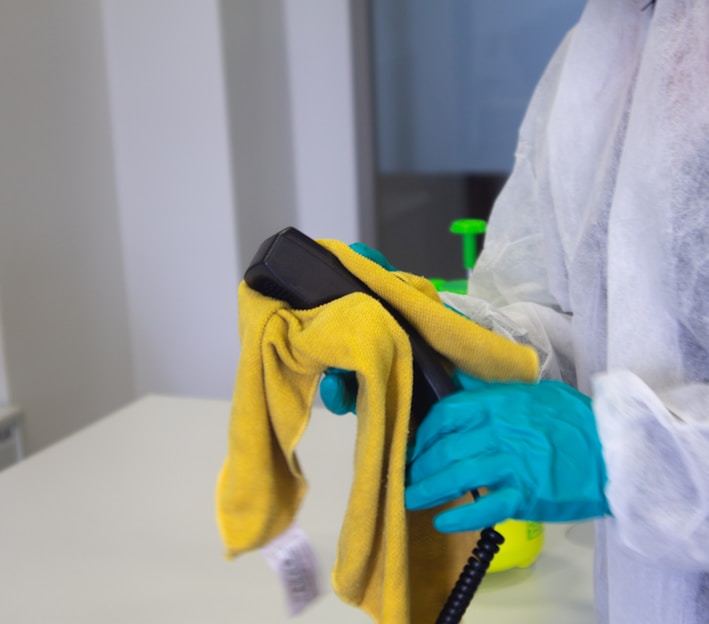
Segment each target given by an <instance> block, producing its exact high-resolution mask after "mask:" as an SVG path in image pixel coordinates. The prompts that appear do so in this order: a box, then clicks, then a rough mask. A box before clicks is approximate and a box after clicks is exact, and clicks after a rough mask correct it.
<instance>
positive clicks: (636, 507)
mask: <svg viewBox="0 0 709 624" xmlns="http://www.w3.org/2000/svg"><path fill="white" fill-rule="evenodd" d="M446 300H447V302H448V303H449V304H450V305H452V306H454V307H455V308H457V309H458V310H461V311H463V312H464V313H466V314H467V315H469V316H470V317H471V318H473V319H474V320H476V321H477V322H479V323H482V324H484V325H486V326H488V327H489V328H491V329H493V330H494V331H497V332H499V333H502V334H504V335H506V336H508V337H510V338H512V339H513V340H516V341H519V342H525V343H528V344H531V345H533V346H534V347H535V348H536V349H537V351H538V352H539V354H540V361H541V366H542V373H541V376H542V381H540V382H539V383H537V384H521V383H512V384H485V383H483V382H480V381H477V380H473V379H469V378H465V377H464V376H462V375H461V381H462V385H463V390H461V391H460V392H458V393H456V394H454V395H452V396H451V397H447V398H446V399H443V400H442V401H440V402H439V403H438V404H436V405H435V406H434V408H433V409H432V410H431V412H430V414H429V415H428V416H427V417H426V419H424V422H423V424H422V425H421V427H420V429H419V431H418V432H417V435H416V442H415V446H414V449H413V452H412V453H411V462H410V465H409V481H408V487H407V492H406V504H407V506H408V507H409V508H411V509H420V508H425V507H432V506H434V505H437V504H439V503H441V502H443V501H445V500H449V499H452V498H454V497H456V496H458V495H460V494H461V493H463V492H465V491H467V490H471V489H474V488H477V487H481V486H488V488H489V491H490V493H489V494H488V495H486V496H484V497H482V498H481V499H480V500H479V501H478V502H476V503H473V504H470V505H467V506H463V507H460V508H458V509H456V510H453V511H448V512H445V513H441V514H439V515H438V516H437V518H436V526H437V527H438V528H439V529H440V530H442V531H459V530H472V529H480V528H482V527H484V526H488V525H491V524H494V523H498V522H501V521H503V520H505V519H507V518H510V517H512V518H518V519H524V520H540V521H569V520H580V519H584V518H594V517H595V518H598V520H597V523H596V575H595V595H596V611H597V622H598V623H599V624H606V623H610V624H699V623H709V1H707V0H656V1H655V2H654V3H650V4H648V1H647V0H589V1H588V3H587V6H586V7H585V10H584V12H583V14H582V16H581V18H580V20H579V22H578V24H577V25H576V26H575V27H574V28H573V29H572V31H571V32H570V33H569V34H568V35H567V37H566V38H565V39H564V41H563V42H562V43H561V45H560V47H559V49H558V50H557V52H556V54H555V55H554V56H553V58H552V60H551V62H550V63H549V66H548V67H547V69H546V71H545V73H544V75H543V77H542V78H541V80H540V82H539V84H538V86H537V89H536V91H535V94H534V96H533V98H532V101H531V102H530V105H529V107H528V110H527V113H526V116H525V119H524V121H523V124H522V126H521V129H520V136H519V144H518V147H517V152H516V160H515V167H514V170H513V172H512V174H511V176H510V179H509V180H508V182H507V184H506V186H505V188H504V189H503V191H502V193H501V195H500V197H499V198H498V200H497V202H496V204H495V206H494V208H493V211H492V215H491V218H490V223H489V228H488V233H487V236H486V241H485V246H484V250H483V252H482V254H481V257H480V258H479V260H478V263H477V265H476V267H475V270H474V272H473V275H472V276H471V279H470V284H469V294H468V295H467V296H466V295H448V296H447V297H446ZM328 377H330V378H332V379H334V378H335V375H330V376H328ZM326 379H327V377H326ZM323 385H324V386H325V385H326V381H324V382H323ZM324 386H321V393H322V394H323V398H324V399H325V403H326V405H328V407H331V409H332V405H333V397H334V396H336V393H335V394H333V393H330V396H329V399H328V396H326V395H327V392H324V390H325V387H324ZM343 392H344V390H340V393H341V395H340V397H339V400H340V401H341V400H342V399H343V396H342V393H343ZM589 397H590V398H589ZM336 402H337V401H336Z"/></svg>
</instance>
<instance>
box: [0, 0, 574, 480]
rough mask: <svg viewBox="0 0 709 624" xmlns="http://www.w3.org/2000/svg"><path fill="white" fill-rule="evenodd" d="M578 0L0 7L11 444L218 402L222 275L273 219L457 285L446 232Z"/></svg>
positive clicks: (508, 132) (506, 167)
mask: <svg viewBox="0 0 709 624" xmlns="http://www.w3.org/2000/svg"><path fill="white" fill-rule="evenodd" d="M582 4H583V3H582V1H581V0H539V1H537V2H525V1H524V0H495V2H490V1H489V0H437V1H436V2H431V1H430V0H290V1H286V0H63V1H62V2H54V1H52V0H3V1H2V2H0V406H2V405H7V404H14V405H18V406H20V408H21V410H22V414H23V425H22V426H23V430H24V438H25V446H26V450H27V451H28V452H29V453H33V452H36V451H38V450H40V449H42V448H44V447H46V446H48V445H50V444H52V443H54V442H55V441H57V440H59V439H61V438H62V437H64V436H66V435H69V434H70V433H72V432H73V431H76V430H78V429H80V428H82V427H84V426H86V425H88V424H90V423H91V422H94V421H95V420H97V419H98V418H100V417H102V416H104V415H107V414H108V413H110V412H111V411H113V410H115V409H117V408H119V407H121V406H123V405H125V404H127V403H129V402H131V401H132V400H134V399H135V398H137V397H140V396H143V395H145V394H173V395H185V396H197V397H208V398H218V399H225V398H229V397H230V395H231V391H232V386H233V381H234V376H235V372H236V367H237V362H238V355H239V340H238V335H237V318H238V312H237V302H236V290H237V287H238V283H239V281H240V278H241V274H242V272H243V270H244V268H245V267H246V265H247V264H248V261H249V259H250V258H251V257H252V255H253V253H254V252H255V250H256V248H257V247H258V245H259V244H260V242H261V241H263V239H265V238H266V237H267V236H269V235H271V234H273V233H274V232H276V231H277V230H279V229H281V228H283V227H286V226H288V225H294V226H296V227H298V228H300V229H301V230H303V231H304V232H305V233H307V234H308V235H310V236H312V237H314V238H336V239H340V240H344V241H346V242H352V241H355V240H362V241H364V242H366V243H368V244H370V245H373V246H376V247H378V248H379V249H381V250H382V251H384V253H385V254H387V255H388V256H389V258H390V259H391V261H392V262H393V263H394V264H395V265H397V266H399V267H400V268H402V269H405V270H408V271H412V272H416V273H421V274H425V275H429V276H439V277H446V278H453V277H458V276H462V266H461V258H460V243H459V241H458V240H457V239H456V238H454V236H453V235H451V234H449V233H448V225H449V223H450V222H451V221H452V220H453V219H456V218H460V217H482V218H485V217H486V216H487V214H488V213H489V210H490V207H491V205H492V202H493V201H494V198H495V196H496V195H497V193H498V192H499V189H500V188H501V186H502V184H503V183H504V181H505V179H506V177H507V176H508V175H509V172H510V169H511V167H512V164H513V155H514V145H515V140H516V134H517V128H518V126H519V123H520V121H521V119H522V115H523V113H524V109H525V107H526V104H527V102H528V100H529V97H530V95H531V93H532V89H533V87H534V84H535V82H536V80H537V79H538V78H539V76H540V74H541V72H542V71H543V68H544V66H545V64H546V62H547V61H548V59H549V57H550V55H551V53H552V52H553V50H554V48H555V47H556V46H557V45H558V43H559V42H560V40H561V38H562V37H563V35H564V33H565V32H566V30H567V29H568V28H569V27H570V26H571V25H572V24H573V23H574V22H575V21H576V19H577V18H578V16H579V14H580V12H581V9H582ZM459 274H460V275H459ZM4 441H6V439H5V438H4V437H3V433H2V431H0V444H1V443H2V442H4ZM1 465H2V452H1V449H0V466H1Z"/></svg>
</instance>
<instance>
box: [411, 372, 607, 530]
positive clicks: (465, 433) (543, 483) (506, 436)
mask: <svg viewBox="0 0 709 624" xmlns="http://www.w3.org/2000/svg"><path fill="white" fill-rule="evenodd" d="M459 379H460V381H461V384H462V386H463V390H461V391H459V392H456V393H455V394H453V395H450V396H448V397H445V398H444V399H442V400H441V401H439V402H438V403H436V404H435V405H434V406H433V408H432V409H431V411H430V412H429V414H428V415H427V416H426V418H425V419H424V420H423V423H421V426H420V427H419V429H418V431H417V433H416V438H415V443H414V447H413V450H412V452H411V453H410V455H409V463H408V484H407V488H406V507H407V508H408V509H412V510H415V509H427V508H430V507H435V506H437V505H440V504H442V503H444V502H447V501H450V500H453V499H456V498H458V497H460V496H462V495H463V494H465V493H466V492H469V491H473V490H477V489H478V488H483V487H484V488H487V490H488V492H487V493H486V494H485V495H483V496H482V497H481V498H479V499H478V500H477V501H476V502H471V503H470V504H467V505H462V506H459V507H456V508H454V509H451V510H449V511H445V512H442V513H440V514H439V515H438V516H436V518H435V520H434V524H435V526H436V528H437V529H438V530H439V531H442V532H455V531H474V530H480V529H482V528H484V527H488V526H492V525H494V524H497V523H500V522H502V521H504V520H507V519H510V518H513V519H517V520H532V521H537V522H556V521H572V520H582V519H588V518H593V517H599V516H603V515H607V514H609V513H610V512H609V508H608V503H607V501H606V497H605V494H604V487H605V483H606V470H605V462H604V460H603V455H602V451H601V443H600V441H599V438H598V433H597V430H596V422H595V418H594V416H593V411H592V409H591V401H590V399H589V398H588V397H587V396H585V395H584V394H581V393H580V392H578V391H576V390H575V389H573V388H572V387H571V386H568V385H566V384H564V383H562V382H557V381H541V382H539V383H537V384H527V383H486V382H483V381H479V380H476V379H473V378H471V377H468V376H465V375H462V374H461V375H459Z"/></svg>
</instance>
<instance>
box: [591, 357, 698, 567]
mask: <svg viewBox="0 0 709 624" xmlns="http://www.w3.org/2000/svg"><path fill="white" fill-rule="evenodd" d="M593 385H594V399H593V407H594V413H595V415H596V423H597V427H598V431H599V434H600V437H601V439H602V441H603V455H604V459H605V462H606V466H607V469H608V476H609V481H608V484H607V486H606V496H607V498H608V501H609V504H610V508H611V511H612V513H613V516H614V519H613V520H611V522H614V524H615V525H616V530H617V532H618V535H619V537H620V538H621V540H622V542H623V543H624V544H626V545H627V546H628V547H629V548H631V549H632V550H633V551H635V552H636V553H637V554H639V555H640V556H642V557H643V558H646V559H648V560H650V561H652V562H653V563H654V564H659V565H668V566H672V567H676V568H681V569H688V570H697V571H700V570H707V569H709V416H707V405H709V386H708V385H705V384H692V385H685V386H681V387H678V388H675V389H673V390H671V391H668V392H664V393H662V394H661V396H658V395H657V394H655V393H654V392H653V391H652V390H651V389H650V388H649V387H648V386H647V385H646V384H645V383H644V382H643V381H642V380H641V379H640V378H639V377H637V376H636V375H635V374H633V373H631V372H629V371H626V370H615V371H610V372H608V373H603V374H599V375H597V376H595V377H594V380H593Z"/></svg>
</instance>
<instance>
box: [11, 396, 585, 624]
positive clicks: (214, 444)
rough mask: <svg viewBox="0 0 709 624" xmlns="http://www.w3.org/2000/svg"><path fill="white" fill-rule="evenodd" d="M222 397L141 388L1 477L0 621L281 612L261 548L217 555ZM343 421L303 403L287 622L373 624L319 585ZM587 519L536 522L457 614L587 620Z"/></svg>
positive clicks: (340, 499)
mask: <svg viewBox="0 0 709 624" xmlns="http://www.w3.org/2000/svg"><path fill="white" fill-rule="evenodd" d="M228 418H229V404H228V403H227V402H223V401H205V400H198V399H184V398H172V397H158V396H151V397H147V398H144V399H142V400H140V401H137V402H136V403H134V404H132V405H130V406H128V407H126V408H124V409H122V410H119V411H118V412H116V413H115V414H112V415H110V416H109V417H106V418H104V419H102V420H101V421H99V422H98V423H97V424H95V425H93V426H91V427H89V428H87V429H85V430H83V431H81V432H79V433H78V434H75V435H73V436H71V437H69V438H67V439H66V440H64V441H62V442H60V443H58V444H56V445H54V446H53V447H50V448H49V449H47V450H45V451H43V452H41V453H39V454H37V455H35V456H33V457H31V458H29V459H27V460H25V461H23V462H21V463H20V464H18V465H16V466H13V467H11V468H8V469H7V470H5V471H2V472H0V587H2V599H1V600H0V621H1V622H3V623H7V624H55V623H56V624H64V623H66V624H96V623H101V624H114V623H116V624H117V623H121V624H124V623H131V624H133V623H141V624H142V623H151V624H161V623H163V622H164V623H166V624H167V623H169V624H182V623H185V624H187V623H191V624H192V623H194V624H233V623H235V622H238V623H240V624H250V623H252V622H253V623H254V624H272V623H281V622H286V621H289V618H288V617H287V615H286V608H285V599H284V596H283V594H282V590H281V587H280V585H279V582H278V580H277V578H276V576H275V574H274V573H273V572H272V571H271V569H270V568H269V567H268V566H267V564H266V563H265V561H264V559H263V558H262V557H261V555H260V554H259V553H252V554H248V555H245V556H244V557H242V558H239V559H237V560H236V561H232V562H226V561H225V560H224V559H223V558H222V545H221V542H220V539H219V534H218V532H217V528H216V523H215V520H214V486H215V481H216V476H217V473H218V471H219V468H220V466H221V464H222V461H223V459H224V454H225V451H226V429H227V423H228ZM354 419H355V417H353V416H350V417H336V416H333V415H331V414H329V413H327V412H325V411H324V410H322V409H320V410H318V409H316V410H315V411H314V413H313V416H312V423H311V425H310V427H309V428H308V431H307V432H306V435H305V438H304V440H303V441H302V443H301V446H300V447H299V448H300V452H299V456H300V458H301V463H302V465H303V469H304V471H305V474H306V476H307V478H308V480H309V482H310V491H309V493H308V496H307V498H306V502H305V504H304V507H303V509H302V512H301V514H300V519H299V523H300V525H301V526H302V527H303V528H304V529H305V530H306V531H307V532H308V534H309V535H310V537H311V539H312V540H313V542H314V544H315V549H316V551H317V554H318V557H319V559H320V561H321V564H322V572H323V583H322V585H323V587H324V589H325V590H326V591H327V594H326V595H325V596H324V597H323V598H321V599H319V600H318V601H317V602H316V603H315V604H313V605H312V606H310V607H309V608H308V609H307V610H306V611H305V612H303V613H302V614H301V615H300V616H298V617H297V618H295V619H294V620H293V621H294V622H304V623H305V622H308V623H311V622H312V623H325V622H328V623H329V622H332V621H337V622H338V624H357V623H362V624H363V623H367V622H371V620H370V618H368V617H367V616H365V615H364V614H362V613H361V612H359V611H358V610H356V609H353V608H352V607H349V606H347V605H344V604H343V603H341V602H340V601H339V599H337V598H336V597H335V596H334V594H333V593H332V591H331V590H330V588H329V573H330V568H331V567H332V562H333V561H334V557H335V548H336V544H337V537H338V534H339V530H340V526H341V518H342V513H343V510H344V508H345V505H346V502H347V496H348V493H349V485H350V482H351V468H350V466H351V456H352V447H353V442H354V433H355V427H354V426H355V420H354ZM591 539H592V538H591V532H590V526H587V525H575V526H569V525H558V526H549V525H548V526H547V544H546V546H545V549H544V551H543V553H542V555H541V556H540V558H539V560H538V561H537V562H536V563H535V564H534V565H533V566H532V567H531V568H529V569H527V570H512V571H509V572H502V573H498V574H495V575H488V577H487V578H486V579H485V581H484V583H483V586H482V587H481V589H480V590H479V592H478V595H477V596H476V598H475V600H474V602H473V604H472V606H471V607H470V609H469V611H468V614H467V615H466V620H465V621H466V622H481V623H487V622H495V623H496V624H508V623H509V624H512V623H513V622H514V623H519V622H524V623H525V624H591V623H592V622H593V609H592V603H591V600H592V599H591V594H592V587H591V567H592V548H591V545H590V541H591Z"/></svg>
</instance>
